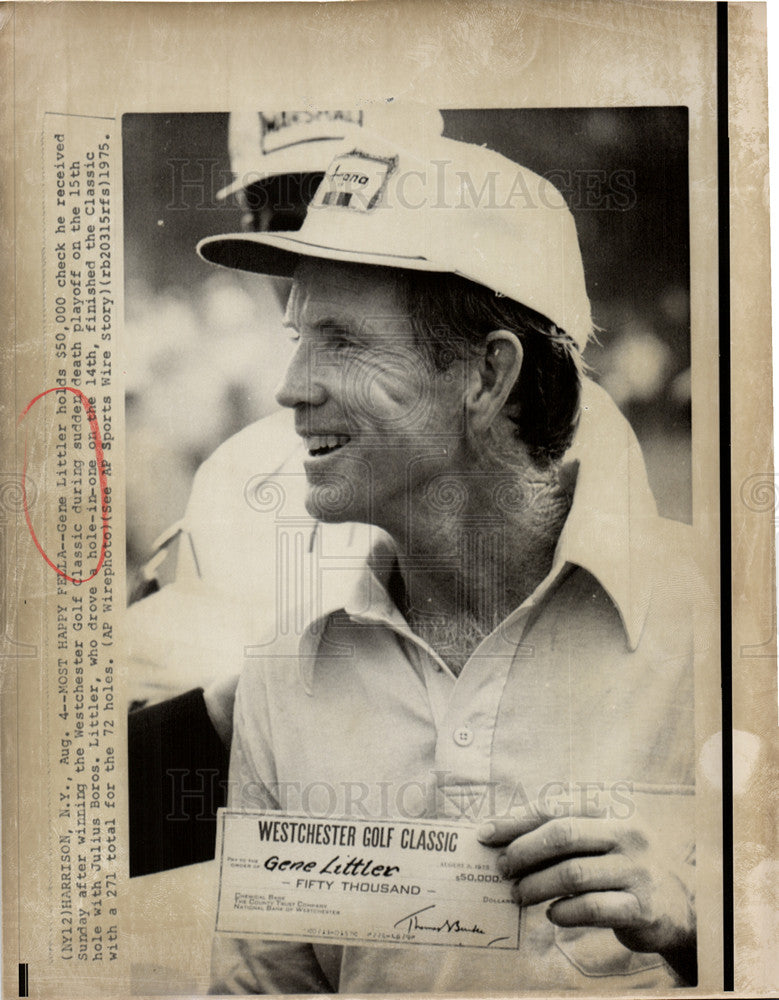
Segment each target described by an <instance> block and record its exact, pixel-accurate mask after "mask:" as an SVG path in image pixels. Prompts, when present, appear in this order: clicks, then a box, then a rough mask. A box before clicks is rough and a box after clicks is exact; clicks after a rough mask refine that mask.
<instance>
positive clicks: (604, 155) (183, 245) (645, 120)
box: [123, 107, 692, 581]
mask: <svg viewBox="0 0 779 1000" xmlns="http://www.w3.org/2000/svg"><path fill="white" fill-rule="evenodd" d="M443 114H444V134H445V135H448V136H450V137H452V138H454V139H461V140H464V141H467V142H474V143H479V144H481V143H484V144H486V145H488V146H490V147H491V148H493V149H496V150H498V151H499V152H501V153H503V154H504V155H506V156H508V157H509V158H510V159H513V160H516V161H517V162H520V163H522V164H524V165H525V166H527V167H530V168H531V169H532V170H535V171H536V172H537V173H540V174H543V175H544V176H546V177H548V178H549V179H550V180H552V182H553V183H554V184H555V185H556V186H557V187H558V188H559V189H560V191H561V192H562V193H563V195H564V196H565V197H566V199H567V201H568V204H569V206H570V208H571V210H572V211H573V213H574V216H575V218H576V224H577V229H578V233H579V240H580V243H581V247H582V254H583V256H584V266H585V274H586V278H587V288H588V292H589V295H590V299H591V301H592V306H593V318H594V321H595V323H596V325H597V327H598V329H599V333H598V339H597V341H595V342H593V343H592V344H590V345H589V347H588V348H587V351H586V354H585V360H586V361H587V362H588V364H589V366H590V368H591V370H592V374H593V377H594V378H596V379H597V381H599V382H600V383H601V384H602V385H603V386H604V387H605V388H606V389H607V390H608V391H609V392H610V393H611V395H612V396H613V398H614V399H615V401H616V402H617V403H618V405H619V406H620V407H621V409H622V410H623V412H624V413H625V415H626V416H627V417H628V419H629V420H630V421H631V423H632V425H633V427H634V429H635V431H636V433H637V435H638V437H639V439H640V441H641V444H642V447H643V449H644V454H645V457H646V461H647V467H648V470H649V478H650V482H651V484H652V487H653V489H654V491H655V496H656V497H657V501H658V506H659V508H660V512H661V513H662V514H664V515H665V516H668V517H673V518H677V519H679V520H684V521H689V520H690V518H691V509H692V497H691V449H690V320H689V219H688V163H687V137H688V123H687V111H686V109H685V108H679V107H673V108H662V107H652V108H574V109H569V108H566V109H522V110H490V109H487V110H467V111H444V112H443ZM227 125H228V116H227V115H226V114H175V115H166V114H143V115H134V114H130V115H125V116H124V119H123V167H124V206H125V209H124V227H125V229H124V233H125V281H126V285H125V316H126V341H125V342H126V354H127V379H128V381H127V557H128V577H129V579H130V581H132V580H133V579H134V577H135V574H136V573H137V569H138V567H139V566H140V564H142V562H143V561H144V560H145V559H146V558H147V557H148V555H149V553H150V550H151V546H152V544H153V541H154V539H155V538H156V537H157V535H158V534H159V533H160V532H161V531H162V530H163V529H165V528H166V527H167V526H168V525H170V524H171V523H172V522H174V521H175V520H176V519H177V518H179V517H180V516H181V514H182V513H183V511H184V506H185V504H186V500H187V497H188V495H189V489H190V485H191V482H192V477H193V475H194V473H195V471H196V469H197V467H198V466H199V465H200V463H201V462H202V461H203V460H204V459H205V458H207V457H208V455H209V454H210V453H211V452H212V451H213V450H214V449H215V448H216V447H217V446H218V445H219V444H220V443H221V442H222V441H224V440H225V439H226V438H227V437H229V436H230V435H231V434H234V433H235V432H236V431H238V430H240V429H241V428H242V427H244V426H245V425H246V424H248V423H250V422H251V421H253V420H256V419H258V418H260V417H262V416H264V415H266V414H267V413H269V412H271V411H272V410H273V409H275V408H276V404H275V402H274V399H273V390H274V387H275V385H276V384H277V382H278V381H279V379H280V377H281V375H282V373H283V371H284V369H285V367H286V363H287V360H288V357H289V354H290V350H291V348H290V345H289V342H288V338H287V337H286V336H284V335H282V333H281V332H280V324H279V321H280V318H281V307H280V305H279V301H278V299H277V297H276V295H275V293H274V291H273V288H272V286H271V284H270V282H269V281H267V280H266V279H264V278H261V277H258V276H257V275H247V274H242V273H240V272H237V271H228V270H224V269H218V268H215V267H213V266H212V265H209V264H206V263H204V262H203V261H201V260H200V259H199V258H198V257H197V255H196V254H195V245H196V243H197V242H198V240H199V239H201V238H202V237H204V236H208V235H210V234H213V233H219V232H235V231H237V230H238V229H239V228H240V218H241V209H240V207H239V205H238V203H237V202H236V200H235V199H234V198H233V197H229V198H227V199H223V200H220V199H218V198H217V197H216V195H217V192H218V191H219V190H220V189H221V188H222V187H225V186H226V185H227V184H228V183H230V181H231V179H232V174H231V171H230V165H229V158H228V153H227Z"/></svg>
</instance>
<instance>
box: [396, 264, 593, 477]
mask: <svg viewBox="0 0 779 1000" xmlns="http://www.w3.org/2000/svg"><path fill="white" fill-rule="evenodd" d="M399 281H400V293H401V295H402V296H403V298H404V300H405V305H406V308H407V309H408V313H409V316H410V318H411V324H412V328H413V330H414V334H415V337H416V339H417V344H418V346H419V348H420V350H421V351H422V353H423V355H424V356H425V357H426V359H427V360H428V361H429V363H430V364H431V365H432V366H433V367H434V368H435V369H436V370H438V371H445V370H446V369H447V368H448V367H449V366H450V365H451V364H452V363H453V362H454V361H456V360H464V359H465V358H467V357H468V356H469V354H470V355H472V354H473V353H474V352H476V351H478V350H480V349H481V348H482V347H483V345H484V341H485V338H486V336H487V334H489V333H490V332H491V331H492V330H509V331H510V332H512V333H514V334H516V336H517V338H518V340H519V342H520V343H521V344H522V350H523V353H524V356H523V360H522V368H521V371H520V373H519V377H518V378H517V381H516V384H515V385H514V387H513V389H512V390H511V393H510V394H509V396H508V398H507V400H506V408H507V410H508V412H509V414H510V416H511V419H512V420H513V421H514V423H515V425H516V434H517V437H518V438H519V439H520V440H521V441H522V442H523V443H524V444H525V446H526V447H527V450H528V453H529V455H530V457H531V459H532V460H533V461H534V462H535V463H536V464H537V465H539V466H548V465H549V464H550V463H552V462H554V461H556V460H557V459H559V458H561V457H562V456H563V454H564V453H565V452H566V450H567V449H568V447H569V445H570V443H571V440H572V438H573V435H574V432H575V430H576V425H577V423H578V420H579V401H580V396H581V376H582V370H583V367H584V366H583V362H582V359H581V354H580V352H579V350H578V348H577V347H576V344H575V343H574V342H573V340H572V339H571V337H570V336H569V335H568V334H567V333H566V332H565V331H564V330H561V329H560V328H559V327H557V326H555V324H554V323H552V322H551V321H550V320H548V319H546V317H544V316H542V315H541V314H540V313H537V312H535V310H533V309H530V308H528V307H527V306H524V305H521V304H520V303H519V302H515V301H514V300H513V299H510V298H507V297H506V296H504V295H499V294H498V293H496V292H493V291H492V290H491V289H489V288H486V287H484V286H483V285H478V284H476V283H475V282H473V281H469V280H468V279H467V278H461V277H459V276H457V275H452V274H441V273H435V274H431V273H430V272H424V271H411V270H404V271H402V273H401V276H400V279H399Z"/></svg>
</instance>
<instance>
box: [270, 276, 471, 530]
mask: <svg viewBox="0 0 779 1000" xmlns="http://www.w3.org/2000/svg"><path fill="white" fill-rule="evenodd" d="M285 325H286V326H288V327H290V328H291V330H292V331H294V339H295V340H296V341H297V345H298V346H297V351H296V353H295V356H294V357H293V359H292V361H291V362H290V365H289V368H288V369H287V373H286V375H285V378H284V381H283V383H282V385H281V387H280V388H279V390H278V393H277V399H278V401H279V402H280V403H281V404H282V405H284V406H289V407H293V408H294V410H295V425H296V429H297V432H298V434H300V435H301V436H302V437H303V439H304V442H305V444H306V447H307V449H308V458H307V460H306V462H305V469H306V476H307V479H308V484H309V492H308V497H307V501H306V506H307V508H308V510H309V513H311V514H312V515H313V516H315V517H318V518H320V519H321V520H323V521H364V522H367V523H371V524H377V525H379V526H380V527H383V528H385V529H386V530H387V531H389V532H390V533H392V534H395V535H397V534H398V533H399V532H400V533H403V532H404V531H407V530H408V529H409V528H410V524H409V518H410V517H411V516H412V515H413V511H414V509H415V504H416V503H418V501H419V499H420V497H421V496H423V495H424V492H425V491H426V490H427V489H428V488H429V487H430V482H431V480H432V479H433V477H435V476H437V475H440V474H442V473H446V472H450V473H451V472H453V471H455V470H457V469H459V468H462V466H463V463H464V456H465V437H464V419H463V397H464V388H465V387H464V378H465V368H464V365H463V364H461V363H455V364H454V365H452V367H451V368H449V369H448V370H447V371H446V372H436V371H434V370H433V369H432V368H431V367H430V365H429V364H428V363H427V362H426V360H425V359H424V357H423V356H422V354H421V353H420V351H419V349H418V348H417V346H416V344H415V342H414V334H413V330H412V327H411V323H410V321H409V317H408V315H407V314H406V312H405V310H404V307H403V305H402V300H401V297H400V296H399V294H398V291H397V287H396V282H395V278H394V276H393V272H392V271H391V270H389V269H388V268H381V267H371V266H362V265H355V264H340V263H335V262H331V261H321V260H304V261H302V262H301V264H300V265H299V267H298V269H297V272H296V274H295V278H294V281H293V285H292V291H291V294H290V297H289V302H288V304H287V313H286V317H285Z"/></svg>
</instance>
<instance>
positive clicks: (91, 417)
mask: <svg viewBox="0 0 779 1000" xmlns="http://www.w3.org/2000/svg"><path fill="white" fill-rule="evenodd" d="M50 392H72V393H73V395H74V396H77V397H78V399H79V400H80V402H81V405H82V406H83V407H84V412H85V413H86V415H87V420H88V421H89V432H90V434H91V435H92V440H93V441H94V442H95V461H96V462H97V475H98V481H99V483H100V511H101V516H102V521H103V540H102V544H101V546H100V558H99V559H98V560H97V566H95V568H94V570H93V571H92V573H90V575H89V576H85V577H84V578H83V579H81V580H79V579H78V578H77V577H74V576H68V574H67V573H65V572H63V571H62V570H61V569H60V568H59V566H56V565H55V564H54V563H53V562H52V561H51V559H49V557H48V556H47V555H46V553H45V552H44V551H43V546H42V545H41V543H40V542H39V541H38V537H37V535H36V534H35V531H34V529H33V526H32V521H31V520H30V512H29V510H28V508H27V435H26V434H25V436H24V464H23V466H22V504H23V505H24V519H25V521H26V522H27V527H28V528H29V530H30V536H31V537H32V540H33V542H34V543H35V547H36V549H37V550H38V551H39V552H40V554H41V555H42V556H43V558H44V559H45V561H46V562H47V563H48V564H49V566H51V568H52V569H53V570H55V572H57V573H59V575H60V576H64V577H65V579H66V580H68V581H69V582H70V583H88V582H89V581H90V580H93V579H94V578H95V577H96V576H97V574H98V573H99V572H100V567H101V566H102V565H103V561H104V559H105V550H106V546H107V544H108V504H107V503H106V489H107V483H106V475H105V460H104V458H103V441H102V438H101V437H100V425H99V424H98V422H97V417H96V416H95V411H94V409H93V408H92V404H91V403H90V402H89V400H88V399H87V397H86V396H85V395H84V393H83V392H82V391H81V390H80V389H74V388H73V386H70V385H63V386H59V385H58V386H55V387H54V388H53V389H45V390H44V391H43V392H40V393H38V395H37V396H36V397H35V398H34V399H31V400H30V402H29V403H28V404H27V406H26V407H25V408H24V410H23V411H22V413H21V415H20V417H19V420H18V421H17V424H20V423H21V422H22V420H24V418H25V417H26V416H27V414H28V413H29V412H30V410H31V409H32V408H33V406H35V404H36V403H37V402H38V400H39V399H43V397H44V396H48V395H49V393H50Z"/></svg>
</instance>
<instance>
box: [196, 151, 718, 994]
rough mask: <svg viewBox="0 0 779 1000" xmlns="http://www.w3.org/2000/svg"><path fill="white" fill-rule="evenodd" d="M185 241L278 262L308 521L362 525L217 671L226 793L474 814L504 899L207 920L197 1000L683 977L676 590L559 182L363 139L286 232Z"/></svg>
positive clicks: (684, 807) (230, 255) (688, 761)
mask: <svg viewBox="0 0 779 1000" xmlns="http://www.w3.org/2000/svg"><path fill="white" fill-rule="evenodd" d="M199 250H200V253H201V254H202V256H204V257H205V258H206V259H208V260H211V261H214V262H216V263H220V264H223V265H226V266H241V267H244V268H247V269H250V270H255V271H258V272H260V273H265V274H273V275H287V276H289V277H291V278H292V279H293V280H292V288H291V293H290V297H289V301H288V305H287V310H286V317H285V326H286V327H287V328H288V330H289V332H290V333H291V335H292V337H293V339H294V340H295V341H296V345H297V346H296V351H295V354H294V357H293V359H292V361H291V363H290V366H289V369H288V371H287V373H286V377H285V379H284V381H283V384H282V385H281V387H280V389H279V392H278V400H279V402H280V403H281V404H282V405H284V406H286V407H289V408H290V409H291V410H293V411H294V419H295V426H296V430H297V432H298V434H299V435H300V436H301V437H302V439H303V441H304V443H305V446H306V448H307V451H308V457H307V459H306V461H305V475H306V480H307V496H306V506H307V509H308V511H309V513H310V514H311V515H313V516H314V517H316V518H317V519H318V520H319V521H323V522H362V523H365V524H370V525H375V526H376V527H377V528H379V529H381V533H380V534H379V535H378V536H377V544H376V545H375V546H374V548H373V551H372V552H371V554H370V557H369V558H368V560H367V561H366V563H365V565H364V566H362V567H361V568H360V569H359V570H358V571H356V572H353V574H352V575H353V580H351V582H350V587H349V588H348V589H349V591H350V592H349V593H348V594H347V596H346V598H345V599H344V598H343V597H339V599H338V600H334V601H333V602H332V606H325V607H322V608H320V609H319V614H318V615H317V616H316V617H315V618H314V619H313V620H312V621H311V622H310V624H308V625H307V627H306V628H305V630H304V633H303V635H302V636H300V637H288V638H287V639H285V640H284V641H280V643H279V644H278V646H277V648H274V649H272V650H269V651H268V655H266V656H264V657H263V658H262V659H258V660H257V661H256V662H255V663H254V664H252V665H251V666H250V667H248V668H246V669H245V671H244V674H243V676H242V678H241V681H240V683H239V688H238V695H237V701H236V710H235V718H234V740H233V748H232V757H231V804H232V805H233V806H234V807H235V808H241V807H245V808H265V809H268V808H271V809H281V810H289V811H290V812H296V811H297V812H301V811H305V812H308V813H309V814H311V815H331V816H349V815H354V816H370V817H376V818H382V817H383V818H387V817H392V818H398V819H403V818H412V817H414V818H419V817H427V818H434V817H438V818H449V819H451V818H464V819H467V820H471V821H473V820H478V821H481V826H480V828H479V832H478V835H479V837H480V839H482V841H483V842H484V843H486V844H488V845H490V846H491V847H494V848H495V850H496V852H498V854H499V860H498V867H499V870H500V871H501V873H502V874H503V875H504V877H505V878H506V879H509V880H511V882H512V883H513V898H514V899H515V901H516V903H517V905H519V906H521V907H522V921H521V932H520V943H519V947H518V949H517V950H516V951H512V952H506V951H503V952H500V953H495V952H490V951H473V950H470V949H458V948H425V947H422V946H416V947H409V948H405V949H402V950H400V949H395V948H369V947H340V946H335V945H313V944H304V943H289V944H288V943H282V944H279V943H270V942H263V941H257V940H253V939H240V938H225V937H220V938H218V939H217V940H216V942H215V946H214V962H213V986H212V989H213V991H214V992H233V993H246V992H258V993H306V992H338V991H340V992H347V993H365V992H382V993H392V992H451V991H455V990H469V991H473V990H478V991H486V992H499V991H510V992H517V991H522V990H539V989H548V990H563V989H570V988H587V987H588V986H589V987H591V986H592V985H593V984H596V985H597V989H598V991H601V990H602V989H603V988H604V987H609V988H619V989H625V988H635V987H642V988H654V989H666V988H670V987H673V986H675V985H688V984H690V983H692V982H694V981H695V910H694V887H693V866H694V828H693V813H694V798H693V792H694V752H693V730H694V720H693V701H692V698H693V661H692V657H693V643H692V629H691V623H692V618H693V602H694V599H695V595H696V592H697V590H698V588H697V586H696V585H695V582H694V581H695V579H696V578H695V574H694V573H693V571H692V568H691V564H690V561H689V557H688V556H687V555H686V552H687V549H688V540H687V537H686V534H687V529H685V528H684V527H683V526H681V525H676V524H672V523H669V522H665V521H662V520H661V519H660V518H659V517H658V516H657V512H656V508H655V504H654V500H653V498H652V495H651V492H650V490H649V486H648V483H647V480H646V473H645V470H644V466H643V461H642V458H641V454H640V450H639V447H638V444H637V442H636V439H635V436H634V435H633V433H632V431H631V429H630V428H629V426H628V425H627V423H626V422H625V420H624V418H623V417H622V416H621V415H620V414H619V412H618V411H617V409H616V407H615V406H614V405H613V403H612V402H611V401H610V400H609V398H608V397H607V396H606V395H605V393H603V392H602V391H601V390H599V389H598V387H597V386H595V385H594V384H593V383H592V382H591V381H590V380H588V379H586V378H584V377H583V375H582V371H583V365H582V361H581V351H582V350H583V348H584V346H585V344H586V342H587V338H588V336H589V335H590V333H591V319H590V308H589V301H588V298H587V293H586V289H585V283H584V274H583V266H582V261H581V255H580V252H579V247H578V241H577V237H576V231H575V226H574V222H573V218H572V216H571V215H570V212H569V211H568V209H567V207H566V206H565V204H564V202H563V200H562V198H561V197H560V195H559V193H558V192H557V191H556V190H555V189H554V188H553V187H552V185H550V184H549V183H548V182H546V181H545V180H544V179H542V178H541V177H539V176H537V175H535V174H533V173H532V172H531V171H528V170H526V169H525V168H523V167H521V166H519V165H518V164H515V163H512V162H511V161H509V160H507V159H505V158H504V157H502V156H500V155H498V154H496V153H494V152H492V151H491V150H488V149H486V148H483V147H475V146H471V145H466V144H463V143H458V142H454V141H452V140H448V139H442V138H440V137H437V136H436V137H432V136H431V137H429V138H427V139H425V140H422V139H420V140H418V142H417V143H416V146H415V148H414V149H408V148H406V147H405V146H403V145H401V144H398V143H397V142H394V141H392V140H388V139H383V138H381V137H380V136H378V135H375V134H371V133H368V132H367V131H366V132H365V134H361V135H360V137H359V139H358V140H355V141H352V142H349V143H347V144H345V145H344V147H343V148H342V149H341V150H340V151H339V152H337V153H336V155H335V156H334V159H333V161H332V163H331V164H330V166H329V168H328V169H327V171H326V172H325V175H324V179H323V180H322V182H321V184H320V186H319V188H318V190H317V193H316V195H315V197H314V199H313V202H312V204H311V206H310V207H309V209H308V212H307V214H306V218H305V220H304V222H303V225H302V227H301V229H300V230H299V231H297V232H294V233H293V232H289V233H284V232H277V233H252V234H235V235H231V236H220V237H213V238H210V239H208V240H204V241H203V242H202V243H201V245H200V248H199ZM704 638H705V637H704ZM356 792H359V794H356ZM296 795H297V796H298V797H297V799H296V797H295V796H296ZM477 891H478V890H477Z"/></svg>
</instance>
